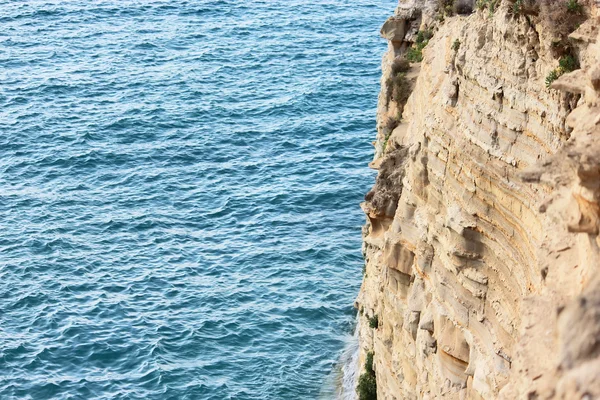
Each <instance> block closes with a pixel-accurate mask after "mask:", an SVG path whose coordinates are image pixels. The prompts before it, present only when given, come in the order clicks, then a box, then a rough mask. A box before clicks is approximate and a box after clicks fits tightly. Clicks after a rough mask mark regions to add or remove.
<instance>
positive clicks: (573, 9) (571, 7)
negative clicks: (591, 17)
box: [567, 0, 583, 14]
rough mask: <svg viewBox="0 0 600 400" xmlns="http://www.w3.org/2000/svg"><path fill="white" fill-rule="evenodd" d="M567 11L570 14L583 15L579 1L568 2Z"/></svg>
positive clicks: (570, 0) (571, 0)
mask: <svg viewBox="0 0 600 400" xmlns="http://www.w3.org/2000/svg"><path fill="white" fill-rule="evenodd" d="M567 11H569V12H570V13H572V14H583V5H581V4H579V0H569V2H568V3H567Z"/></svg>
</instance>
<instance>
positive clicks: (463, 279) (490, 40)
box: [356, 0, 600, 399]
mask: <svg viewBox="0 0 600 400" xmlns="http://www.w3.org/2000/svg"><path fill="white" fill-rule="evenodd" d="M473 3H474V2H472V1H471V2H469V1H459V2H455V4H454V7H455V8H454V9H453V10H452V11H448V13H447V14H446V15H444V12H443V10H441V9H440V7H439V4H440V2H438V1H431V0H430V1H406V2H401V3H400V5H399V7H398V9H397V10H396V13H395V15H394V16H393V17H392V18H390V19H389V20H388V21H387V22H386V23H385V25H384V26H383V29H382V36H383V37H385V38H386V39H388V40H389V49H388V52H387V53H386V54H385V56H384V58H383V77H382V81H381V82H382V91H381V95H380V99H379V107H378V116H377V118H378V137H377V142H376V143H375V145H376V155H375V160H374V161H373V163H372V164H371V166H372V167H373V168H376V169H379V174H378V178H377V181H376V183H375V186H374V187H373V189H372V190H371V192H369V194H368V195H367V196H366V201H365V203H363V209H364V210H365V213H366V214H367V224H366V225H365V228H364V230H363V235H364V244H363V253H364V255H365V262H366V270H365V278H364V281H363V285H362V288H361V291H360V294H359V297H358V299H357V304H356V305H357V308H359V310H360V314H361V322H360V323H359V330H360V332H359V338H360V345H361V357H360V359H361V363H363V362H364V359H365V355H366V353H367V352H370V351H373V352H374V354H375V356H374V369H375V372H376V377H377V392H378V398H379V399H413V398H414V399H416V398H419V399H420V398H423V399H433V398H457V399H459V398H460V399H464V398H471V399H481V398H483V399H495V398H505V399H516V398H527V399H537V398H539V399H544V398H561V399H575V398H577V399H579V398H585V397H582V396H590V397H589V398H590V399H591V398H600V382H597V380H595V379H594V378H595V377H596V376H598V373H600V359H599V358H598V356H599V355H600V280H598V279H597V278H596V277H597V275H598V269H599V267H600V258H599V254H600V252H599V249H598V246H599V240H598V228H599V213H600V206H599V204H600V140H599V137H600V36H599V34H600V31H598V29H600V28H599V27H600V23H599V20H598V17H597V15H598V11H597V7H596V6H595V5H594V4H592V3H590V4H587V8H586V13H587V17H588V18H587V20H586V22H584V23H583V24H582V25H581V26H580V27H579V28H578V29H577V30H576V31H575V32H574V33H572V34H571V36H570V37H571V39H569V40H570V41H566V43H568V47H569V49H570V51H572V52H574V54H575V55H576V56H577V57H578V58H579V61H580V63H581V69H579V70H576V71H574V72H571V73H568V74H564V75H563V76H561V77H560V78H559V79H558V80H556V81H555V82H554V83H553V84H552V88H547V87H546V82H545V79H546V76H547V75H548V74H549V73H550V71H552V70H554V69H555V68H557V66H558V61H557V60H558V57H559V56H560V54H559V55H557V54H556V53H557V46H558V45H557V43H558V41H557V37H556V35H557V34H560V33H561V31H560V29H559V28H560V27H558V28H557V27H556V26H553V25H552V23H549V21H552V19H551V18H550V17H549V16H547V15H544V13H545V12H548V11H547V10H546V11H545V9H544V4H542V5H541V6H540V7H537V8H531V9H528V8H526V9H525V10H524V11H521V12H520V13H515V10H516V8H515V6H514V3H515V2H513V1H508V0H505V1H502V2H500V1H497V2H496V3H497V4H496V7H495V8H494V10H493V11H492V10H490V9H489V7H488V8H485V7H483V9H477V7H475V5H474V4H473ZM484 3H485V2H484ZM488 3H489V2H488ZM524 3H525V6H529V5H531V4H530V3H532V2H527V1H525V2H524ZM555 5H556V4H555ZM565 7H566V6H565ZM529 10H532V11H531V14H528V12H529ZM552 12H553V13H554V12H556V10H555V9H553V10H552ZM450 14H452V15H450ZM567 16H568V15H567ZM552 17H553V18H555V17H556V16H555V15H554V14H553V16H552ZM425 29H428V30H431V32H432V33H433V36H432V37H431V39H429V42H428V43H427V45H426V46H425V47H424V49H423V61H422V62H421V63H418V64H415V63H413V64H412V65H411V66H410V69H409V70H408V71H406V72H403V76H404V78H403V79H406V82H407V87H409V88H410V90H412V93H411V94H410V97H409V98H408V101H407V103H406V104H405V105H404V104H400V103H399V102H397V101H395V100H394V96H393V95H392V96H390V93H394V92H393V90H394V88H393V87H392V85H394V84H395V81H394V78H395V75H396V74H397V73H398V71H397V67H396V66H397V65H399V64H397V57H398V56H401V55H402V54H404V53H405V52H406V51H407V49H408V48H409V47H410V46H411V45H412V44H413V43H414V42H416V41H420V40H422V37H421V38H419V35H417V31H418V30H421V31H424V30H425ZM421 36H422V35H421ZM559 39H560V38H559ZM561 46H562V45H561ZM400 117H401V120H400ZM399 120H400V121H399ZM374 316H377V319H378V323H377V327H376V328H372V327H371V326H370V324H369V322H368V320H369V319H371V321H373V320H374V318H373V317H374ZM371 325H373V324H371Z"/></svg>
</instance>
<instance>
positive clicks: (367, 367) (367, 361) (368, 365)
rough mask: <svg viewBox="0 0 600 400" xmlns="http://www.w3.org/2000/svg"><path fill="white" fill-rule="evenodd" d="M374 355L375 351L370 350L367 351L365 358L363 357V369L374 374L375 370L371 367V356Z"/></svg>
mask: <svg viewBox="0 0 600 400" xmlns="http://www.w3.org/2000/svg"><path fill="white" fill-rule="evenodd" d="M374 355H375V353H373V352H372V351H370V352H368V353H367V358H366V359H365V371H367V372H368V373H370V374H373V375H374V374H375V370H374V369H373V356H374Z"/></svg>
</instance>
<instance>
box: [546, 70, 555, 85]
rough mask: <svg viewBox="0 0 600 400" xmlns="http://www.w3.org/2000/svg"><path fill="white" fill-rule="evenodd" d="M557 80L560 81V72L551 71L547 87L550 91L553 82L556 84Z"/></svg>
mask: <svg viewBox="0 0 600 400" xmlns="http://www.w3.org/2000/svg"><path fill="white" fill-rule="evenodd" d="M557 79H558V72H556V70H555V69H553V70H552V71H550V73H549V74H548V75H546V87H547V88H548V89H550V85H552V82H554V81H555V80H557Z"/></svg>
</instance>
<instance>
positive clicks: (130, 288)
mask: <svg viewBox="0 0 600 400" xmlns="http://www.w3.org/2000/svg"><path fill="white" fill-rule="evenodd" d="M395 3H396V1H395V0H385V1H384V0H352V1H350V0H318V1H317V0H315V1H308V0H304V1H300V0H245V1H241V0H98V1H91V0H63V1H58V0H54V1H51V0H28V1H25V0H22V1H17V0H0V26H1V27H2V29H1V30H0V133H1V134H0V218H1V220H0V221H1V225H0V399H36V400H37V399H314V398H319V397H320V396H321V397H328V396H330V397H331V396H333V395H332V394H331V393H332V392H333V391H335V390H334V389H332V388H331V387H327V386H331V385H332V383H331V382H334V381H335V379H332V378H331V377H332V376H335V374H337V371H338V370H339V367H340V366H339V360H340V354H341V353H342V350H343V348H344V346H345V345H346V343H347V342H348V340H349V338H350V337H351V335H352V329H353V321H354V315H355V310H353V308H352V302H353V300H354V298H355V296H356V294H357V292H358V289H359V286H360V281H361V278H362V276H361V268H362V257H361V254H360V245H361V242H360V240H361V238H360V226H361V224H362V223H363V220H364V216H363V214H362V212H361V211H360V209H359V202H360V201H361V199H362V196H363V194H364V193H365V192H366V191H367V190H368V188H369V187H370V186H371V184H372V182H373V172H372V171H369V170H368V168H367V163H368V161H369V160H370V159H371V157H372V146H371V143H370V142H371V140H372V139H373V138H374V134H375V131H374V127H375V111H376V110H375V107H376V102H377V93H378V80H379V77H380V71H379V64H380V57H381V54H382V52H383V51H384V48H385V43H384V41H383V40H381V39H380V38H378V29H379V27H380V25H381V23H382V22H383V21H384V20H385V17H386V16H387V15H388V14H390V12H391V11H392V9H393V7H394V5H395Z"/></svg>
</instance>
